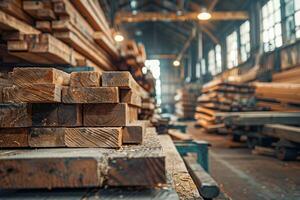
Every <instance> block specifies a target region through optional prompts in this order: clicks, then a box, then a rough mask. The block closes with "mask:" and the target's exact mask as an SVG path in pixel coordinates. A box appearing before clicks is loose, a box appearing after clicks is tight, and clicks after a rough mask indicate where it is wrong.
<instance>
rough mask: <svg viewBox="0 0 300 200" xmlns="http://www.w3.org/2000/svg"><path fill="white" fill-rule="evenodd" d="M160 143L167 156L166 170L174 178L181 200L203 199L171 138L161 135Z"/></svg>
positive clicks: (174, 184)
mask: <svg viewBox="0 0 300 200" xmlns="http://www.w3.org/2000/svg"><path fill="white" fill-rule="evenodd" d="M158 137H159V141H160V143H161V144H162V147H163V151H164V154H165V156H166V170H167V171H168V172H169V173H170V174H171V177H172V178H173V182H172V185H173V187H174V188H175V190H176V192H177V194H178V195H179V198H180V199H190V200H192V199H202V197H201V196H200V194H199V192H198V189H197V186H196V185H195V183H194V181H193V179H192V177H191V176H190V174H189V173H188V170H187V168H186V166H185V164H184V162H183V160H182V158H181V156H180V155H179V153H178V152H177V150H176V147H175V145H174V143H173V142H172V140H171V138H170V136H168V135H159V136H158Z"/></svg>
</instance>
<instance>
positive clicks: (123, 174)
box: [107, 128, 166, 187]
mask: <svg viewBox="0 0 300 200" xmlns="http://www.w3.org/2000/svg"><path fill="white" fill-rule="evenodd" d="M123 151H124V152H127V153H128V154H127V155H126V156H125V157H124V156H120V155H111V156H110V158H109V159H108V165H109V168H108V175H107V176H108V177H107V178H108V182H107V184H108V185H109V186H150V185H151V186H152V187H153V186H155V185H156V186H157V185H160V184H165V183H166V169H165V157H164V156H162V146H161V144H160V142H159V139H158V137H157V133H156V132H155V129H154V128H149V129H147V130H146V134H145V137H144V142H143V144H141V145H128V146H126V145H124V146H123ZM124 152H123V153H124ZM141 169H142V170H141Z"/></svg>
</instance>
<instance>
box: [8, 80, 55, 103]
mask: <svg viewBox="0 0 300 200" xmlns="http://www.w3.org/2000/svg"><path fill="white" fill-rule="evenodd" d="M3 101H4V102H7V103H55V102H61V86H58V85H54V84H34V85H22V86H12V87H6V88H4V89H3Z"/></svg>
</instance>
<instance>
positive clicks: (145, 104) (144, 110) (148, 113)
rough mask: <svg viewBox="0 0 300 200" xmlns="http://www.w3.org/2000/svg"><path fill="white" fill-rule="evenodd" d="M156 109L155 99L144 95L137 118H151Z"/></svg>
mask: <svg viewBox="0 0 300 200" xmlns="http://www.w3.org/2000/svg"><path fill="white" fill-rule="evenodd" d="M155 109H156V100H155V98H154V97H150V96H149V95H148V96H144V97H143V98H142V106H141V109H140V112H139V119H141V120H151V119H152V117H153V115H154V112H155Z"/></svg>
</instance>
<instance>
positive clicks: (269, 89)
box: [254, 83, 300, 104]
mask: <svg viewBox="0 0 300 200" xmlns="http://www.w3.org/2000/svg"><path fill="white" fill-rule="evenodd" d="M254 85H255V88H256V90H255V96H257V97H259V98H268V99H276V100H278V101H281V102H289V103H298V104H299V103H300V84H293V83H255V84H254Z"/></svg>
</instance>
